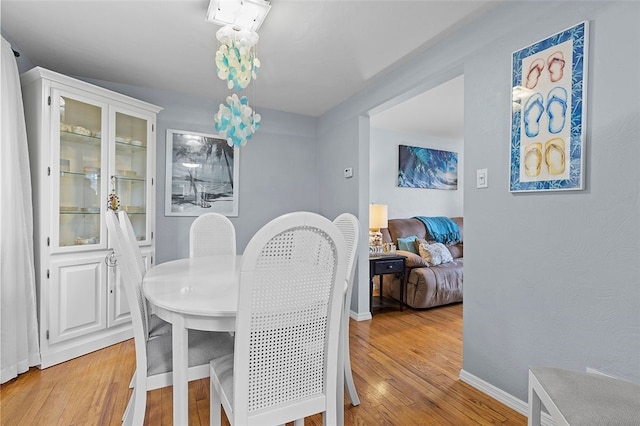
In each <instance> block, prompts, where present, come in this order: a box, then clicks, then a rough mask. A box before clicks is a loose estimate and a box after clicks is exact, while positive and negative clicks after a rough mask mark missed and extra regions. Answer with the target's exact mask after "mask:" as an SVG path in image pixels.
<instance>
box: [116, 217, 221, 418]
mask: <svg viewBox="0 0 640 426" xmlns="http://www.w3.org/2000/svg"><path fill="white" fill-rule="evenodd" d="M106 222H107V229H108V231H109V242H110V245H111V246H112V248H113V251H114V253H115V257H116V262H117V267H118V268H119V270H120V277H121V279H122V283H123V287H124V289H125V293H126V295H127V302H128V303H129V308H130V310H131V322H132V325H133V338H134V344H135V349H136V373H135V384H134V387H133V392H132V394H131V398H130V399H129V403H128V404H127V408H126V409H125V412H124V415H123V417H122V421H123V424H125V425H136V426H137V425H142V424H143V422H144V416H145V411H146V407H147V391H149V390H153V389H158V388H162V387H165V386H170V385H171V383H172V376H171V372H172V354H171V348H172V347H171V338H172V335H171V333H170V332H169V333H166V334H163V335H160V336H157V337H155V338H153V339H148V338H147V336H148V332H147V330H146V323H145V321H144V312H145V309H146V303H145V298H144V295H143V294H142V288H141V280H140V281H138V280H137V279H136V278H135V277H136V274H135V272H134V271H135V270H136V268H137V266H136V263H135V260H134V254H133V253H132V251H131V249H130V248H129V246H128V245H127V244H126V242H125V237H124V233H123V232H122V229H121V228H120V226H119V225H118V219H117V217H116V214H115V212H114V211H112V210H107V212H106ZM188 351H189V352H188V354H189V380H190V381H191V380H197V379H202V378H205V377H208V376H209V360H211V359H212V358H216V357H220V356H223V355H226V354H230V353H232V351H233V338H232V337H231V336H229V334H228V333H217V332H205V331H198V330H189V349H188Z"/></svg>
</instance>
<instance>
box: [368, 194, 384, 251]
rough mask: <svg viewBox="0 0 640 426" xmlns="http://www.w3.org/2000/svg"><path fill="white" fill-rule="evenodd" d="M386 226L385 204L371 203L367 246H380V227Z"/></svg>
mask: <svg viewBox="0 0 640 426" xmlns="http://www.w3.org/2000/svg"><path fill="white" fill-rule="evenodd" d="M387 226H388V215H387V205H386V204H371V205H370V206H369V246H382V232H380V229H381V228H386V227H387Z"/></svg>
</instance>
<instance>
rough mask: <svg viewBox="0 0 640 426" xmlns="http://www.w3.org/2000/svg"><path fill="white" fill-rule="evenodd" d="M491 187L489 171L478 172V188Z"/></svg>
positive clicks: (481, 170)
mask: <svg viewBox="0 0 640 426" xmlns="http://www.w3.org/2000/svg"><path fill="white" fill-rule="evenodd" d="M488 187H489V172H488V171H487V169H478V170H476V188H488Z"/></svg>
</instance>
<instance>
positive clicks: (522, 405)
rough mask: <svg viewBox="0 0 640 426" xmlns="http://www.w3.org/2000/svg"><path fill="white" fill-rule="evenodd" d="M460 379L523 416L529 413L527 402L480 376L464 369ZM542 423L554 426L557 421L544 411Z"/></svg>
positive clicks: (461, 371) (545, 425)
mask: <svg viewBox="0 0 640 426" xmlns="http://www.w3.org/2000/svg"><path fill="white" fill-rule="evenodd" d="M459 377H460V380H462V381H463V382H465V383H466V384H468V385H470V386H473V387H474V388H476V389H478V390H479V391H480V392H482V393H484V394H486V395H488V396H490V397H491V398H493V399H495V400H496V401H498V402H501V403H503V404H504V405H506V406H507V407H509V408H511V409H512V410H514V411H517V412H518V413H520V414H522V415H523V416H525V417H526V416H527V414H528V405H527V403H526V402H524V401H522V400H520V399H518V398H516V397H515V396H513V395H511V394H509V393H507V392H505V391H503V390H502V389H499V388H497V387H495V386H493V385H492V384H490V383H488V382H485V381H484V380H482V379H481V378H479V377H476V376H474V375H473V374H471V373H469V372H467V371H465V370H464V369H462V370H460V376H459ZM541 423H542V424H543V425H544V426H554V425H555V423H554V422H553V420H552V419H551V416H549V415H548V414H547V413H545V412H544V411H543V412H542V420H541Z"/></svg>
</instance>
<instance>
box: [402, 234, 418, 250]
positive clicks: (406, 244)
mask: <svg viewBox="0 0 640 426" xmlns="http://www.w3.org/2000/svg"><path fill="white" fill-rule="evenodd" d="M417 239H418V236H417V235H412V236H410V237H406V238H398V250H404V251H410V252H411V253H415V254H418V250H417V249H416V240H417Z"/></svg>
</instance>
